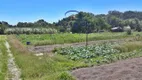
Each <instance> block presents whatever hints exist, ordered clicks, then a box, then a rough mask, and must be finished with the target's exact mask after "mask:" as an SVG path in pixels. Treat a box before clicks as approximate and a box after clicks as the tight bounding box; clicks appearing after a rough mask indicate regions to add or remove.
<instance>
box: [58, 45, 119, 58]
mask: <svg viewBox="0 0 142 80" xmlns="http://www.w3.org/2000/svg"><path fill="white" fill-rule="evenodd" d="M56 53H58V54H62V55H67V56H68V58H69V59H72V60H78V59H89V58H95V57H98V56H106V55H110V54H116V53H120V51H119V50H117V49H114V48H113V44H112V43H105V44H100V45H92V46H88V47H85V46H82V47H67V48H60V49H57V51H56Z"/></svg>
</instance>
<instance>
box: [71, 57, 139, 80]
mask: <svg viewBox="0 0 142 80" xmlns="http://www.w3.org/2000/svg"><path fill="white" fill-rule="evenodd" d="M72 75H73V76H75V77H76V79H77V80H142V58H135V59H128V60H124V61H118V62H116V63H111V64H106V65H102V66H94V67H91V68H81V69H77V70H74V71H72Z"/></svg>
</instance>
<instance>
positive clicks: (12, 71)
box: [5, 42, 21, 80]
mask: <svg viewBox="0 0 142 80" xmlns="http://www.w3.org/2000/svg"><path fill="white" fill-rule="evenodd" d="M5 46H6V48H7V52H8V57H9V59H8V78H7V80H21V79H20V75H21V72H20V70H19V69H18V67H17V65H16V64H15V62H14V57H13V54H12V53H11V51H10V45H9V43H8V42H6V43H5Z"/></svg>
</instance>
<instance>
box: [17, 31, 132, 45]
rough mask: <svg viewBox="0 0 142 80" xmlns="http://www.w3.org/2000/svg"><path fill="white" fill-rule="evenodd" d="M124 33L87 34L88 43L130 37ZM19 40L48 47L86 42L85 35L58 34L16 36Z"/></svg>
mask: <svg viewBox="0 0 142 80" xmlns="http://www.w3.org/2000/svg"><path fill="white" fill-rule="evenodd" d="M132 36H133V35H131V36H129V35H126V33H113V34H112V33H108V32H105V33H101V34H100V33H92V34H89V35H88V37H89V41H94V40H107V39H121V38H127V37H132ZM17 37H18V38H19V40H20V41H21V42H22V43H23V44H26V42H27V41H30V42H31V44H32V45H50V44H64V43H76V42H84V41H85V40H86V34H70V33H60V34H42V35H41V34H40V35H35V34H30V35H18V36H17Z"/></svg>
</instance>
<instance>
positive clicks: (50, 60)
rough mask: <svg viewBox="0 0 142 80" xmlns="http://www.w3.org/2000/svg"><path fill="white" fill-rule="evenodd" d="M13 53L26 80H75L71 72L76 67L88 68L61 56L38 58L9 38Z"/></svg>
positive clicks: (15, 40) (12, 38) (14, 39)
mask: <svg viewBox="0 0 142 80" xmlns="http://www.w3.org/2000/svg"><path fill="white" fill-rule="evenodd" d="M9 42H10V44H11V51H12V53H14V57H15V61H16V63H17V65H18V67H19V68H20V69H21V71H22V75H21V77H22V79H24V80H62V78H64V79H63V80H74V78H73V77H72V76H71V75H70V74H69V71H70V70H72V69H73V68H75V67H84V66H87V64H85V63H84V62H81V61H72V60H68V59H67V58H66V57H64V56H61V55H55V56H52V57H51V56H48V55H45V56H42V57H37V56H34V55H32V54H31V53H29V52H28V51H25V50H24V49H23V47H22V45H21V43H20V42H18V40H17V39H16V38H14V37H11V36H9Z"/></svg>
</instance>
